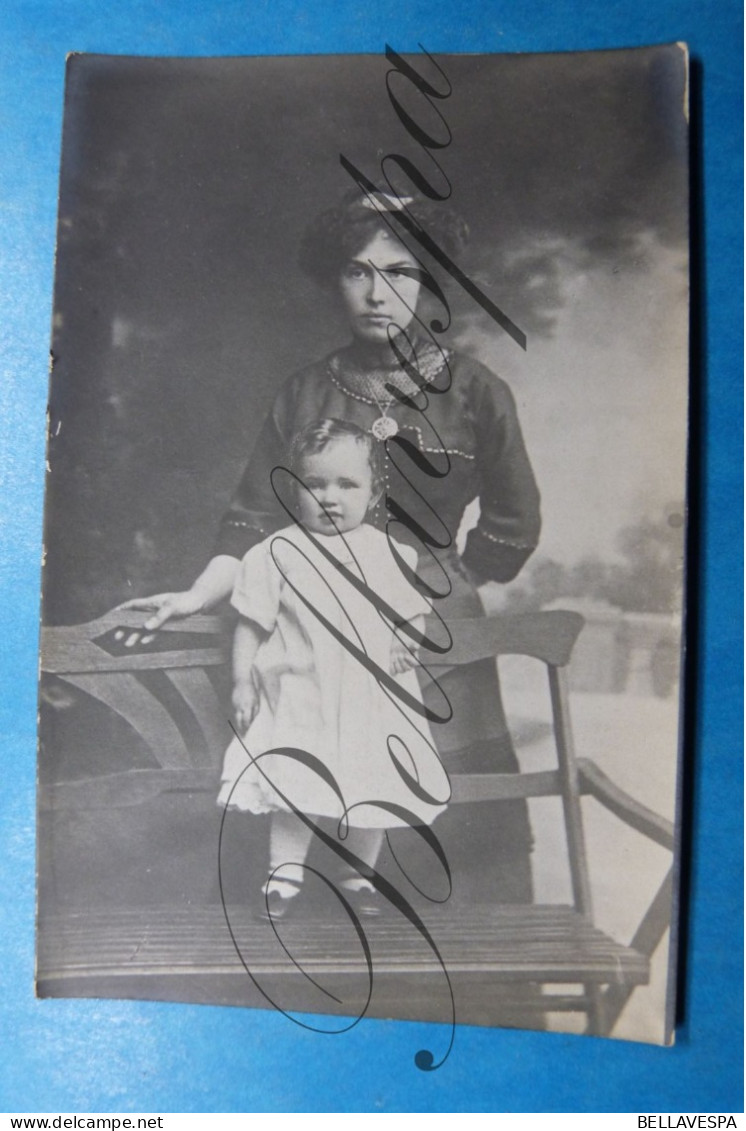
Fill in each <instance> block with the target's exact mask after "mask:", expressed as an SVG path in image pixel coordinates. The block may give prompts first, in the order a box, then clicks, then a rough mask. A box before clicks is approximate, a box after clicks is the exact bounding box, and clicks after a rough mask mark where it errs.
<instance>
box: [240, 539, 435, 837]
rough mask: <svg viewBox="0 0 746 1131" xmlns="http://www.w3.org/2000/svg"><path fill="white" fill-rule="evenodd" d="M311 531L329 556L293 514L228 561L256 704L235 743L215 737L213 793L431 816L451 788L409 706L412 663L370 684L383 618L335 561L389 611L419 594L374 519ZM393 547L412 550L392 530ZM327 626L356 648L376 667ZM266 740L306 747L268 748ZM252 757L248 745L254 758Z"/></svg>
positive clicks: (383, 824) (330, 813) (359, 815)
mask: <svg viewBox="0 0 746 1131" xmlns="http://www.w3.org/2000/svg"><path fill="white" fill-rule="evenodd" d="M313 537H314V538H315V540H316V542H317V543H318V545H319V546H322V547H323V548H324V549H326V550H327V551H328V552H329V554H330V555H331V556H332V561H328V560H327V559H326V558H325V556H324V554H323V553H322V552H321V551H320V550H319V548H317V546H316V545H314V543H313V542H312V540H311V538H310V537H309V536H308V535H307V534H306V533H305V532H304V530H303V529H301V528H300V527H297V526H291V527H288V528H287V529H285V530H281V531H279V532H278V533H277V534H274V535H272V536H271V537H270V538H267V539H266V540H265V541H264V542H261V543H259V544H258V545H256V546H254V547H253V548H252V549H251V550H249V552H248V553H247V554H246V557H245V558H244V559H243V562H242V563H241V566H240V568H239V574H238V579H237V581H236V585H235V588H234V591H233V597H232V604H233V605H234V606H235V608H236V609H237V610H238V612H239V613H240V614H241V616H243V617H246V618H248V619H249V620H251V621H253V622H254V623H255V624H257V625H259V626H260V628H262V629H263V630H264V631H265V632H266V633H267V637H266V639H264V640H263V641H262V643H261V645H260V646H259V649H258V652H257V655H256V659H255V663H254V668H253V679H254V681H255V685H256V690H257V696H258V709H257V712H256V714H255V717H254V719H253V721H252V723H251V725H250V726H249V729H248V731H247V733H246V735H245V736H244V737H243V743H242V742H240V741H239V740H238V739H237V738H234V740H233V741H232V742H231V744H230V746H229V747H228V750H227V751H226V755H225V761H224V764H223V775H222V781H223V785H222V788H221V790H220V794H219V797H218V802H219V803H220V804H222V805H228V806H230V807H236V808H238V809H245V810H249V811H250V812H252V813H268V812H273V811H276V810H289V809H291V808H292V807H295V808H297V809H299V810H301V811H302V812H304V813H308V814H315V815H318V816H325V817H337V818H339V817H341V816H342V815H343V812H344V811H345V810H346V811H347V816H348V820H349V824H350V825H351V826H357V827H363V828H392V827H396V826H400V825H404V824H409V823H419V824H429V823H430V822H431V821H433V820H434V818H435V817H437V816H438V814H439V813H440V812H442V809H443V806H444V804H445V802H446V801H447V800H448V797H449V794H450V788H449V783H448V778H447V775H446V773H445V771H444V770H443V768H442V766H441V764H440V761H439V759H438V756H437V754H436V751H435V746H434V743H433V740H432V735H431V733H430V728H429V725H428V722H427V719H426V718H425V717H424V716H423V715H422V714H419V713H418V712H417V709H416V704H420V705H421V703H422V699H421V696H420V692H419V687H418V683H417V676H416V674H415V672H414V671H413V670H410V671H408V672H405V673H403V674H401V675H398V676H396V677H394V682H395V688H394V690H392V689H391V688H390V687H389V688H386V687H385V686H383V685H382V682H380V678H381V676H388V675H389V670H390V662H391V644H392V640H393V631H392V628H391V625H390V623H389V622H388V621H387V620H386V619H384V617H383V616H382V615H381V614H380V613H379V611H378V610H377V609H376V607H375V606H374V605H373V604H372V603H371V601H370V599H369V598H368V597H366V596H365V595H364V594H362V593H360V592H359V591H358V590H357V589H356V588H355V587H354V585H353V584H352V583H351V582H350V581H349V580H348V579H346V578H345V577H344V576H343V575H342V573H341V572H340V571H339V570H338V569H337V567H336V564H335V563H336V562H339V563H341V564H343V565H344V566H346V567H347V569H349V571H350V572H351V573H352V574H353V575H354V576H355V577H357V578H359V579H360V580H362V581H364V582H365V583H366V585H367V586H368V587H369V589H370V590H372V591H373V592H374V593H375V594H376V595H377V596H378V597H380V598H381V599H383V600H384V601H386V602H387V603H388V605H390V606H392V607H393V609H394V610H396V614H397V619H398V620H399V621H408V620H411V619H412V618H414V617H416V616H418V615H419V614H423V613H427V612H430V606H429V605H428V603H427V602H426V601H425V599H424V598H423V597H422V596H421V595H420V594H419V593H418V592H417V590H416V589H414V588H413V586H412V585H411V584H410V583H409V581H408V580H407V579H406V578H405V576H404V574H403V573H402V571H401V569H400V567H399V565H398V564H397V562H396V559H395V557H394V554H393V553H392V550H391V547H390V546H389V541H388V538H387V536H386V535H385V534H384V533H383V532H382V531H380V530H375V529H374V528H373V527H372V526H368V525H363V526H360V527H358V528H357V529H356V530H353V531H350V532H349V533H347V534H344V535H334V536H332V537H327V536H324V535H321V534H316V535H313ZM396 550H397V552H398V553H399V554H401V556H402V558H403V559H405V560H406V562H407V564H408V565H409V566H410V567H411V568H412V569H414V568H415V566H416V561H417V555H416V552H415V551H414V550H413V549H412V548H411V547H406V546H401V545H398V544H397V546H396ZM320 618H324V619H325V620H326V622H327V623H328V625H329V627H327V625H326V624H325V623H323V621H322V619H320ZM334 632H337V633H339V634H340V635H341V636H342V638H343V639H344V640H345V641H348V642H350V644H351V645H352V646H354V647H356V648H357V649H359V652H360V653H361V654H362V655H363V656H367V657H368V659H369V661H370V662H371V663H372V664H373V665H375V668H374V671H373V672H371V671H369V670H367V668H366V666H365V664H364V663H363V662H361V659H359V658H358V657H357V656H356V655H353V654H351V652H350V651H348V650H347V648H346V647H345V646H344V644H343V643H340V642H339V641H338V639H335V636H334ZM403 639H404V640H405V641H407V642H408V643H409V644H410V646H411V647H414V644H413V643H412V642H411V641H410V640H409V638H408V637H406V636H404V637H403ZM377 675H378V676H379V678H377ZM384 682H385V681H384ZM396 688H398V689H400V691H401V693H402V695H404V696H409V697H410V702H409V703H407V702H405V701H404V700H403V699H402V698H400V697H399V695H397V692H396ZM445 710H447V704H446V703H445V701H444V711H445ZM278 748H290V749H294V750H296V751H305V752H308V754H310V755H311V756H312V757H313V758H314V759H317V760H318V761H317V762H312V764H310V765H309V764H306V761H307V760H306V761H304V756H303V755H302V754H295V755H290V756H289V755H286V754H280V753H266V752H267V751H277V750H278ZM259 755H264V756H263V757H258V756H259ZM392 755H393V756H392ZM251 757H253V758H255V759H256V758H257V757H258V760H257V762H256V763H254V764H253V765H252V764H251ZM397 762H398V763H399V764H400V766H401V768H402V769H401V771H400V770H399V769H397V765H396V763H397ZM262 771H263V772H262ZM265 775H266V776H265ZM407 777H409V780H407ZM399 807H401V808H402V809H404V810H406V814H403V813H401V812H400V811H399Z"/></svg>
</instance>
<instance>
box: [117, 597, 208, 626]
mask: <svg viewBox="0 0 746 1131" xmlns="http://www.w3.org/2000/svg"><path fill="white" fill-rule="evenodd" d="M203 607H204V605H203V600H202V597H201V596H200V594H199V593H196V592H195V591H194V590H193V589H186V590H184V591H183V592H182V593H154V594H153V596H152V597H133V598H132V600H131V601H125V602H124V604H122V605H117V608H118V609H134V610H137V609H142V611H143V612H152V614H153V615H152V616H150V617H148V619H147V620H146V621H145V622H144V624H143V630H144V631H146V632H155V630H156V629H158V628H160V627H161V625H163V624H165V623H166V621H167V620H171V619H172V618H173V617H189V616H191V615H192V614H193V613H199V612H202V609H203Z"/></svg>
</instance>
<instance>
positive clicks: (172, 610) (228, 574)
mask: <svg viewBox="0 0 746 1131" xmlns="http://www.w3.org/2000/svg"><path fill="white" fill-rule="evenodd" d="M239 565H240V562H239V561H238V559H237V558H233V557H230V556H229V555H227V554H219V555H217V556H216V557H214V558H213V559H212V560H211V561H210V562H209V563H208V565H207V568H206V569H205V570H203V572H202V573H201V574H200V575H199V577H198V578H197V580H196V581H195V582H194V584H193V585H192V587H191V588H190V589H185V590H183V591H182V592H180V593H156V594H154V595H153V596H152V597H134V598H133V599H132V600H131V601H125V603H124V604H123V605H120V606H119V608H120V609H143V610H144V611H146V612H151V611H152V613H153V616H151V617H149V618H148V619H147V620H146V621H145V624H144V625H143V628H145V629H147V630H148V631H149V632H152V631H153V630H154V629H156V628H160V627H161V625H162V624H165V623H166V621H167V620H170V619H171V617H188V616H191V615H192V613H202V612H204V611H205V610H206V609H211V608H212V607H213V606H214V605H217V604H218V603H219V602H220V601H222V600H223V599H224V598H225V597H229V596H230V594H231V593H232V591H233V585H234V583H235V580H236V574H237V573H238V567H239Z"/></svg>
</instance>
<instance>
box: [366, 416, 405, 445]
mask: <svg viewBox="0 0 746 1131" xmlns="http://www.w3.org/2000/svg"><path fill="white" fill-rule="evenodd" d="M398 431H399V425H398V424H397V423H396V421H395V420H392V419H391V417H390V416H379V417H378V420H374V421H373V424H372V426H371V432H372V433H373V435H374V436H375V438H376V439H377V440H388V439H390V438H391V436H395V435H396V433H397V432H398Z"/></svg>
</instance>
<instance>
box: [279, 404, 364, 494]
mask: <svg viewBox="0 0 746 1131" xmlns="http://www.w3.org/2000/svg"><path fill="white" fill-rule="evenodd" d="M345 438H350V439H353V440H355V441H356V442H357V443H358V444H361V445H362V446H363V447H364V448H365V450H366V451H367V453H368V463H369V464H370V470H371V472H372V475H373V491H374V492H377V491H379V490H380V488H381V485H382V483H383V466H382V455H381V451H382V448H383V444H381V443H379V442H378V440H376V439H375V438H374V437H373V436H372V435H371V433H370V432H366V431H365V429H364V428H361V427H360V426H359V425H357V424H352V423H351V422H350V421H348V420H337V419H336V417H333V416H327V417H324V418H323V419H322V420H315V421H314V422H313V423H312V424H307V425H306V426H305V428H301V430H300V432H296V434H295V436H294V437H293V440H292V442H291V444H290V470H291V471H293V472H295V474H296V475H300V469H301V464H302V463H303V460H304V458H305V457H306V456H313V455H317V454H318V453H319V452H323V451H324V449H325V448H327V447H328V446H329V444H333V443H334V441H335V440H342V439H345Z"/></svg>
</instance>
